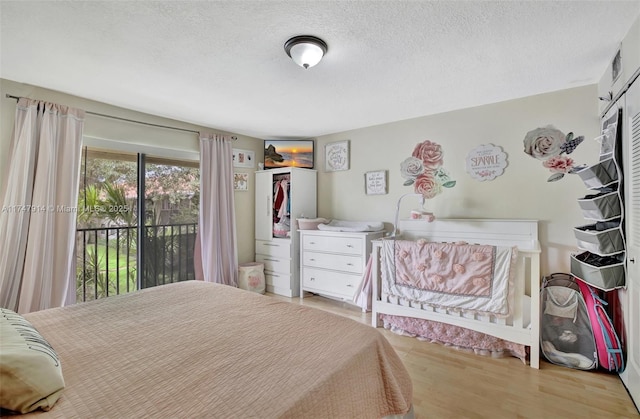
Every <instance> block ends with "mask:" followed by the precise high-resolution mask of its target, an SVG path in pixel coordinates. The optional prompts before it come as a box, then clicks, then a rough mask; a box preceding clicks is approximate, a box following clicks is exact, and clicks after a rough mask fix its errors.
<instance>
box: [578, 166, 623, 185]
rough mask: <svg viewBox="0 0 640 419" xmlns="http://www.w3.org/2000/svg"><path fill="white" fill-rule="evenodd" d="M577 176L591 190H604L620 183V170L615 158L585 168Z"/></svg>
mask: <svg viewBox="0 0 640 419" xmlns="http://www.w3.org/2000/svg"><path fill="white" fill-rule="evenodd" d="M577 174H578V176H580V178H581V179H582V181H583V182H584V184H585V185H586V187H587V188H589V189H597V188H602V187H604V186H608V185H611V184H612V183H615V182H617V181H618V168H617V167H616V164H615V162H614V161H613V158H609V159H606V160H602V161H601V162H600V163H597V164H594V165H593V166H590V167H585V168H584V169H582V170H580V171H579V172H577Z"/></svg>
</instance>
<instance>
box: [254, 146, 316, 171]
mask: <svg viewBox="0 0 640 419" xmlns="http://www.w3.org/2000/svg"><path fill="white" fill-rule="evenodd" d="M277 167H301V168H305V169H313V140H264V168H265V169H274V168H277Z"/></svg>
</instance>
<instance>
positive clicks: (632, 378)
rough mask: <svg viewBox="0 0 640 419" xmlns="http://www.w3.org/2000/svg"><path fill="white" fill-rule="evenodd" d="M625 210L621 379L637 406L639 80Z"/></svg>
mask: <svg viewBox="0 0 640 419" xmlns="http://www.w3.org/2000/svg"><path fill="white" fill-rule="evenodd" d="M624 111H625V113H624V114H623V118H624V119H625V121H626V123H625V124H624V125H625V126H624V129H625V130H626V133H625V139H626V141H627V144H626V145H625V147H624V150H625V151H626V152H627V156H626V159H625V160H626V161H625V167H624V170H625V171H626V173H625V179H628V181H626V182H625V190H626V193H625V208H626V217H625V219H626V231H627V232H626V237H627V257H628V259H627V262H628V263H627V289H626V290H625V291H621V292H620V297H621V300H622V301H623V302H624V306H625V307H624V309H625V310H624V311H625V316H624V317H625V319H624V320H625V323H626V326H627V327H626V329H627V330H626V331H627V364H626V365H627V368H626V370H625V371H624V372H623V373H622V374H621V378H622V380H623V382H624V383H625V385H626V386H627V389H628V390H629V394H631V397H632V398H633V400H634V402H635V403H636V406H638V405H640V80H638V79H637V80H636V81H635V83H634V84H632V85H631V87H630V88H629V90H627V93H626V109H625V110H624Z"/></svg>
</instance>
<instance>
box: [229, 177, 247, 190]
mask: <svg viewBox="0 0 640 419" xmlns="http://www.w3.org/2000/svg"><path fill="white" fill-rule="evenodd" d="M233 189H234V190H236V191H247V190H249V173H234V174H233Z"/></svg>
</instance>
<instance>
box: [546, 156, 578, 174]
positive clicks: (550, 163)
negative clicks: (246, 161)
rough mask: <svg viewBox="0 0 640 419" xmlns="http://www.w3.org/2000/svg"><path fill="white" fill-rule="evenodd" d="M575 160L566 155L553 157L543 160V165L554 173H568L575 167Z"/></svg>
mask: <svg viewBox="0 0 640 419" xmlns="http://www.w3.org/2000/svg"><path fill="white" fill-rule="evenodd" d="M573 164H574V161H573V159H572V158H569V157H565V156H556V157H551V158H550V159H548V160H545V161H543V162H542V165H543V166H544V167H546V168H547V169H549V170H551V171H552V172H554V173H568V172H569V170H571V169H573Z"/></svg>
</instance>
